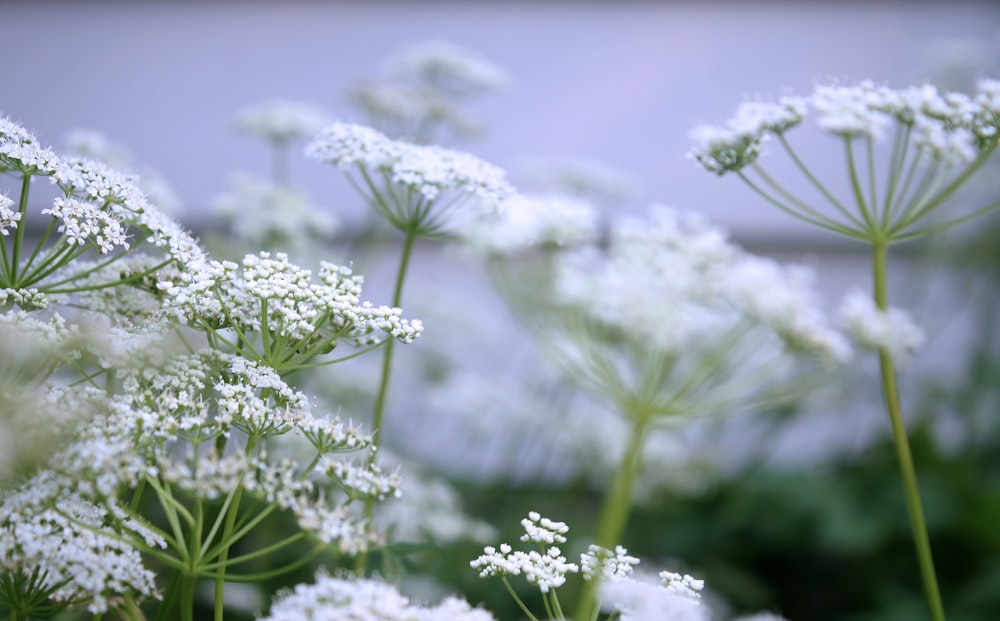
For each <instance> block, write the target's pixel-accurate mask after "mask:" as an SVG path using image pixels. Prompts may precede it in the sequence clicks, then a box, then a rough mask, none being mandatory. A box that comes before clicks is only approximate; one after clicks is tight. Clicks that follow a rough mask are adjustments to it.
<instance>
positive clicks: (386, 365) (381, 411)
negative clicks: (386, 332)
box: [355, 230, 417, 576]
mask: <svg viewBox="0 0 1000 621" xmlns="http://www.w3.org/2000/svg"><path fill="white" fill-rule="evenodd" d="M416 240H417V233H416V231H413V230H407V231H406V239H405V240H403V251H402V253H401V254H400V257H399V270H398V272H397V273H396V288H395V290H394V291H393V294H392V305H393V306H394V307H396V308H399V307H400V305H401V304H402V301H403V282H404V281H405V280H406V271H407V269H408V268H409V266H410V257H411V255H412V254H413V244H414V242H416ZM387 340H388V342H387V343H386V344H385V353H384V355H383V356H382V379H381V381H380V383H379V387H378V394H377V395H376V397H375V410H374V413H373V414H372V444H371V451H370V452H369V454H368V466H369V467H370V466H372V465H373V464H374V463H375V459H376V458H377V457H378V449H379V447H380V446H381V445H382V419H383V417H384V416H385V400H386V395H387V394H388V391H389V376H390V375H391V373H392V352H393V346H394V345H395V340H394V339H393V337H392V336H388V337H387ZM374 504H375V498H374V496H369V497H367V498H365V523H368V524H370V523H371V519H372V511H373V509H374ZM367 564H368V553H367V552H362V553H361V554H359V555H358V561H357V564H356V566H355V572H356V573H357V575H359V576H363V575H364V573H365V567H366V565H367Z"/></svg>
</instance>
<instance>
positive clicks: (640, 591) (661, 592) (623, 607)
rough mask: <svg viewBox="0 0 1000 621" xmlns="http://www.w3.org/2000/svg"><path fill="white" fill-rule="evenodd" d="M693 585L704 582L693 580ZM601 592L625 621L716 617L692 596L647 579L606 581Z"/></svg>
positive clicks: (607, 606) (686, 620)
mask: <svg viewBox="0 0 1000 621" xmlns="http://www.w3.org/2000/svg"><path fill="white" fill-rule="evenodd" d="M664 573H666V572H664ZM661 575H662V574H661ZM687 578H690V576H688V577H687ZM690 582H691V583H694V584H696V585H700V583H701V581H700V580H694V579H693V578H691V580H690ZM599 589H600V595H601V599H602V604H603V607H604V608H605V609H608V610H614V611H617V612H618V613H619V615H620V616H619V617H618V618H620V619H622V620H623V621H660V620H662V619H670V620H671V621H709V620H710V619H711V618H712V615H711V611H710V610H709V609H708V608H707V607H706V606H703V605H702V604H701V602H700V601H698V599H697V598H696V597H692V596H691V593H689V592H683V591H678V590H677V589H672V588H670V586H666V585H665V584H664V582H661V583H660V584H656V583H655V582H654V581H653V580H651V579H650V578H649V577H647V576H641V577H639V578H631V577H628V578H619V579H617V580H608V581H605V582H602V583H601V585H600V587H599ZM691 592H692V593H695V594H696V595H697V591H695V590H693V589H691Z"/></svg>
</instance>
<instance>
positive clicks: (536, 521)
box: [521, 511, 569, 545]
mask: <svg viewBox="0 0 1000 621" xmlns="http://www.w3.org/2000/svg"><path fill="white" fill-rule="evenodd" d="M521 526H522V527H523V528H524V534H523V535H521V541H524V542H528V543H539V544H545V545H552V544H553V543H566V533H568V532H569V526H567V525H566V523H565V522H554V521H552V520H550V519H549V518H547V517H542V516H541V515H539V513H538V512H537V511H530V512H529V513H528V517H527V518H525V519H523V520H521Z"/></svg>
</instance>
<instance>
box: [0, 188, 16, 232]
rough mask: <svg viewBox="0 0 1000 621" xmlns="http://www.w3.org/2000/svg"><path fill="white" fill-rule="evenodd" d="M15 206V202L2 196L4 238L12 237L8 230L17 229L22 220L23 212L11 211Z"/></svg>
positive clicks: (0, 226) (0, 210)
mask: <svg viewBox="0 0 1000 621" xmlns="http://www.w3.org/2000/svg"><path fill="white" fill-rule="evenodd" d="M13 204H14V201H12V200H10V199H9V198H7V197H6V196H4V195H3V194H0V235H3V236H4V237H6V236H8V235H10V231H8V230H7V229H12V228H14V227H16V226H17V223H18V222H19V221H20V220H21V212H19V211H15V210H14V209H11V206H12V205H13Z"/></svg>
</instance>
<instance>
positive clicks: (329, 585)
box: [258, 572, 493, 621]
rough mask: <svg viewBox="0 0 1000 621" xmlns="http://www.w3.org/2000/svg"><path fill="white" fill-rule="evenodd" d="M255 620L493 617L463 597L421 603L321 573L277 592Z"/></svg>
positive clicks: (388, 588) (474, 620) (370, 583)
mask: <svg viewBox="0 0 1000 621" xmlns="http://www.w3.org/2000/svg"><path fill="white" fill-rule="evenodd" d="M258 619H259V621H327V620H329V619H345V620H347V619H350V620H351V621H493V616H492V615H491V614H490V613H488V612H487V611H485V610H482V609H480V608H473V607H472V606H470V605H469V604H468V603H467V602H465V601H464V600H461V599H459V598H456V597H448V598H446V599H444V600H443V601H442V602H441V603H440V604H438V605H437V606H433V607H430V606H421V605H418V604H414V603H412V602H411V601H410V600H409V599H408V598H406V597H404V596H403V595H402V594H400V592H399V591H397V590H396V587H394V586H392V585H390V584H387V583H385V582H380V581H377V580H358V579H350V580H348V579H343V578H334V577H331V576H329V575H327V574H324V573H322V572H321V573H319V574H317V576H316V582H315V583H313V584H299V585H296V586H295V589H294V590H293V591H286V592H284V593H281V594H279V597H278V599H277V600H275V602H274V604H273V605H272V606H271V612H270V614H268V615H267V616H266V617H258Z"/></svg>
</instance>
